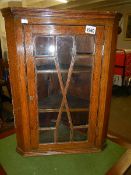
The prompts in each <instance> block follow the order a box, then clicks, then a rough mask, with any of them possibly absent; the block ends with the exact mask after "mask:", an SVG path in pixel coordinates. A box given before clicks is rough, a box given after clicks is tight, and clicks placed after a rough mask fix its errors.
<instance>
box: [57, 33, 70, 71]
mask: <svg viewBox="0 0 131 175" xmlns="http://www.w3.org/2000/svg"><path fill="white" fill-rule="evenodd" d="M56 43H57V56H58V62H59V65H60V69H61V70H68V69H69V67H70V63H71V59H72V48H73V37H72V36H58V37H57V38H56Z"/></svg>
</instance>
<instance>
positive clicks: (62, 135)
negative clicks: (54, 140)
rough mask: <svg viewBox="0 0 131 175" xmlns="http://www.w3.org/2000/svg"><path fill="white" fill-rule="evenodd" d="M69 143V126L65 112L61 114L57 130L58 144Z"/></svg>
mask: <svg viewBox="0 0 131 175" xmlns="http://www.w3.org/2000/svg"><path fill="white" fill-rule="evenodd" d="M68 141H70V126H69V121H68V118H67V114H66V112H63V113H62V117H61V122H60V125H59V128H58V142H68Z"/></svg>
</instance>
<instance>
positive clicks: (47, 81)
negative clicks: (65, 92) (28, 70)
mask: <svg viewBox="0 0 131 175" xmlns="http://www.w3.org/2000/svg"><path fill="white" fill-rule="evenodd" d="M37 92H38V104H39V108H43V109H58V108H59V107H60V104H61V100H62V95H61V90H60V86H59V81H58V76H57V74H53V73H45V74H43V73H38V74H37Z"/></svg>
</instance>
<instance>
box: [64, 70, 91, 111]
mask: <svg viewBox="0 0 131 175" xmlns="http://www.w3.org/2000/svg"><path fill="white" fill-rule="evenodd" d="M90 88H91V72H80V73H73V74H72V77H71V81H70V85H69V89H68V92H67V99H68V104H69V107H70V108H79V109H80V108H86V109H88V107H89V100H90Z"/></svg>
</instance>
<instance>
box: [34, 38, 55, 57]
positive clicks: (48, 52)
mask: <svg viewBox="0 0 131 175" xmlns="http://www.w3.org/2000/svg"><path fill="white" fill-rule="evenodd" d="M54 52H55V46H54V37H52V36H36V37H35V47H34V53H35V55H36V56H53V55H54Z"/></svg>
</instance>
